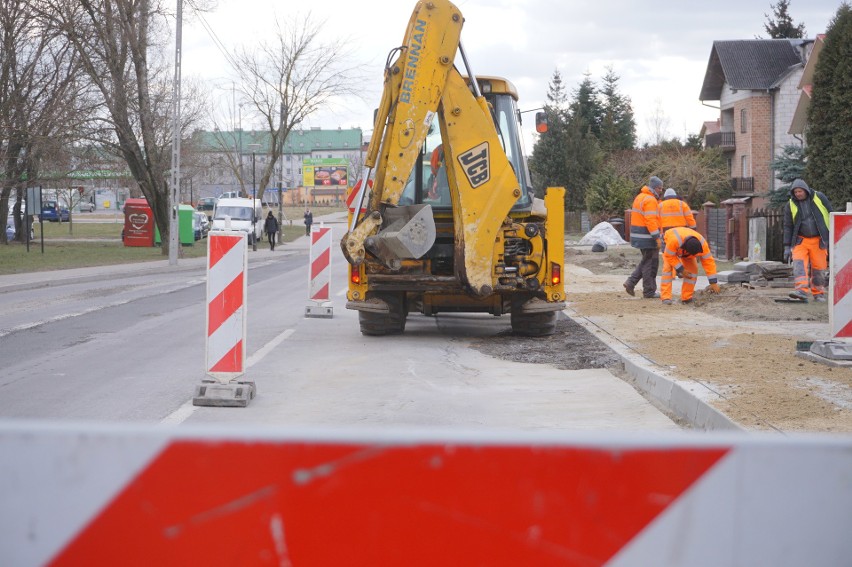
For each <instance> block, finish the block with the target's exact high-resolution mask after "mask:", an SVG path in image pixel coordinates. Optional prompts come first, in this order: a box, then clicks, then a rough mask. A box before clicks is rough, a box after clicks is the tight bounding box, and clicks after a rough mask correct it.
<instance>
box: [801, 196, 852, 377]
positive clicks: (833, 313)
mask: <svg viewBox="0 0 852 567" xmlns="http://www.w3.org/2000/svg"><path fill="white" fill-rule="evenodd" d="M829 235H830V238H829V240H830V242H829V246H828V257H829V272H830V273H831V279H830V281H829V287H828V326H829V329H830V334H831V338H830V339H829V340H824V341H814V342H813V344H812V345H811V347H810V351H808V352H806V353H805V354H804V355H803V356H804V357H805V358H811V359H814V360H817V361H819V362H825V363H828V364H831V365H832V366H852V211H848V209H847V212H845V213H843V212H840V213H831V218H830V219H829ZM797 354H798V353H797Z"/></svg>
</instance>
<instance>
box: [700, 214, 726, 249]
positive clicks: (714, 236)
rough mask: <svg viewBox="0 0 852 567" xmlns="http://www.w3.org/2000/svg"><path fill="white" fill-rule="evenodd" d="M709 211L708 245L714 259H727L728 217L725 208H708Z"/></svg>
mask: <svg viewBox="0 0 852 567" xmlns="http://www.w3.org/2000/svg"><path fill="white" fill-rule="evenodd" d="M705 210H706V211H707V243H708V244H709V245H710V251H711V252H713V257H714V258H727V257H728V255H727V253H728V250H727V242H728V230H727V224H728V222H727V217H728V211H727V209H725V208H721V209H717V208H710V207H708V208H707V209H705Z"/></svg>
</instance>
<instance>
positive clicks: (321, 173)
mask: <svg viewBox="0 0 852 567" xmlns="http://www.w3.org/2000/svg"><path fill="white" fill-rule="evenodd" d="M302 182H303V185H304V186H305V187H322V186H325V185H328V186H333V185H337V186H342V187H346V186H347V185H348V184H349V161H348V160H346V159H345V158H325V159H317V158H306V159H304V160H302Z"/></svg>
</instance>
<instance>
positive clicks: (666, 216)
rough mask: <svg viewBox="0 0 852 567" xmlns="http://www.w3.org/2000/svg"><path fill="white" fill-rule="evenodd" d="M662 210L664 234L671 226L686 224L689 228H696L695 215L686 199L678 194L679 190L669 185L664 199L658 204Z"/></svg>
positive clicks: (661, 220) (660, 210) (661, 222)
mask: <svg viewBox="0 0 852 567" xmlns="http://www.w3.org/2000/svg"><path fill="white" fill-rule="evenodd" d="M657 208H658V210H659V212H660V228H661V229H662V231H663V234H665V233H666V231H667V230H668V229H670V228H674V227H676V226H685V227H687V228H693V229H694V228H695V226H696V225H695V217H694V216H693V215H692V209H690V208H689V205H687V204H686V202H685V201H682V200H681V199H680V198H678V196H677V191H675V190H674V189H672V188H671V187H669V188H668V189H666V192H665V193H663V200H662V201H660V204H659V205H657Z"/></svg>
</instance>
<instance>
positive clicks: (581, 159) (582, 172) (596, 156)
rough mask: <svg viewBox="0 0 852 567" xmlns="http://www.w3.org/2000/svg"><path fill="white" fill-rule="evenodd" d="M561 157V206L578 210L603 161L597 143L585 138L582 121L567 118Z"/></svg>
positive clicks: (587, 132) (591, 136)
mask: <svg viewBox="0 0 852 567" xmlns="http://www.w3.org/2000/svg"><path fill="white" fill-rule="evenodd" d="M563 156H564V158H565V178H566V180H567V181H566V183H565V185H564V187H565V188H566V189H567V191H566V193H565V205H566V207H567V209H568V210H571V211H579V210H582V209H583V207H584V205H585V201H586V189H587V188H588V186H589V182H590V181H591V179H592V176H593V175H594V174H595V173H597V171H598V169H599V168H600V164H601V161H602V158H603V153H602V152H601V151H600V148H599V145H598V140H597V138H596V137H595V136H593V135H589V131H588V125H587V123H586V122H585V120H583V119H582V118H575V117H573V116H572V117H571V118H570V119H569V121H568V123H567V124H566V128H565V137H564V146H563Z"/></svg>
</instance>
